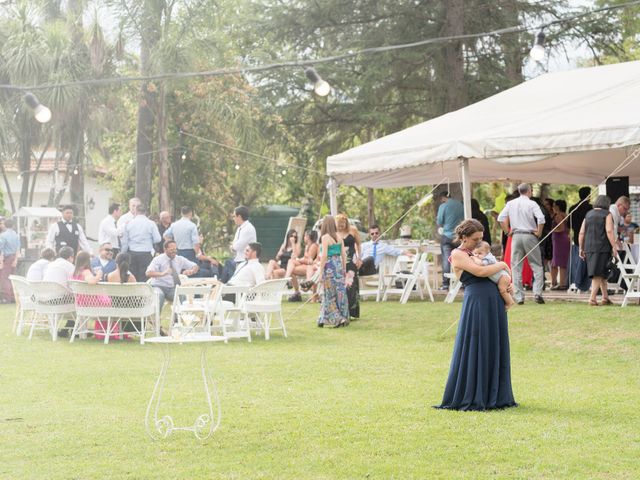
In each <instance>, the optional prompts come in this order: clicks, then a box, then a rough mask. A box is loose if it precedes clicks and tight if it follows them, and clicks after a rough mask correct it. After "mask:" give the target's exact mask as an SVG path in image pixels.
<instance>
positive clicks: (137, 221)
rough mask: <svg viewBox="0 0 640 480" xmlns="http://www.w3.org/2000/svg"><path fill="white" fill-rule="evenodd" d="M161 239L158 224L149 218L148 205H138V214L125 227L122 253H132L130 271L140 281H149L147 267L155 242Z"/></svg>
mask: <svg viewBox="0 0 640 480" xmlns="http://www.w3.org/2000/svg"><path fill="white" fill-rule="evenodd" d="M160 240H161V237H160V232H158V226H157V225H156V224H155V223H154V222H152V221H151V220H149V219H148V218H147V207H146V206H145V205H138V206H137V207H136V216H135V217H133V220H131V221H130V222H129V223H127V224H126V226H125V227H124V234H123V235H122V253H127V252H128V253H129V255H131V266H130V267H129V271H130V272H131V273H132V274H133V276H134V277H136V280H137V281H138V282H146V281H147V275H146V272H147V267H148V266H149V264H150V263H151V259H152V258H153V252H154V251H155V249H154V244H156V243H158V242H159V241H160Z"/></svg>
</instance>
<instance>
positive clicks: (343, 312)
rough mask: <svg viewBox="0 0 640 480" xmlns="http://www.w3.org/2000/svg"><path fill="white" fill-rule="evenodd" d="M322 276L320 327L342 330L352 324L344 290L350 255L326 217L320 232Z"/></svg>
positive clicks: (333, 223)
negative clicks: (327, 326)
mask: <svg viewBox="0 0 640 480" xmlns="http://www.w3.org/2000/svg"><path fill="white" fill-rule="evenodd" d="M320 242H321V245H322V247H321V255H322V258H321V260H320V272H321V273H320V275H321V281H322V283H323V285H324V292H323V294H322V304H321V306H320V317H319V318H318V326H319V327H324V326H325V325H330V326H332V327H343V326H346V325H348V324H349V305H348V303H347V290H346V287H345V283H344V280H345V268H346V264H347V256H346V254H345V250H344V245H343V244H342V242H341V241H339V240H338V235H337V232H336V221H335V219H334V218H333V217H332V216H331V215H325V217H324V219H323V220H322V228H321V229H320Z"/></svg>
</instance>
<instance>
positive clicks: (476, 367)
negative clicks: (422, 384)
mask: <svg viewBox="0 0 640 480" xmlns="http://www.w3.org/2000/svg"><path fill="white" fill-rule="evenodd" d="M482 230H483V228H482V224H480V222H478V221H477V220H474V219H470V220H464V221H463V222H462V223H460V225H458V226H457V227H456V230H455V233H456V237H457V241H459V242H460V246H459V247H458V248H456V249H455V250H454V251H453V252H451V257H450V260H451V266H452V267H453V272H454V273H455V274H456V276H458V277H459V278H460V281H461V282H462V284H463V285H464V287H465V289H464V300H463V302H462V312H461V313H460V323H459V325H458V333H457V334H456V340H455V343H454V347H453V356H452V358H451V367H450V369H449V378H448V379H447V385H446V387H445V390H444V396H443V398H442V404H441V405H439V406H438V408H446V409H451V410H490V409H495V408H506V407H515V406H516V405H517V404H516V402H515V400H514V398H513V392H512V390H511V364H510V355H509V331H508V328H507V312H506V310H505V307H504V301H503V300H502V297H501V296H500V293H499V291H498V286H497V285H496V284H495V283H493V282H492V281H491V280H490V279H489V278H488V277H489V276H490V275H493V274H494V273H497V272H499V271H500V270H503V269H507V270H508V267H507V264H506V263H504V262H497V263H495V264H493V265H485V266H483V265H478V264H476V263H474V261H473V260H472V259H471V257H472V256H473V253H472V252H473V250H474V249H475V248H476V246H477V245H478V244H479V243H480V242H481V241H482Z"/></svg>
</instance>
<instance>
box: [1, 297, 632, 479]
mask: <svg viewBox="0 0 640 480" xmlns="http://www.w3.org/2000/svg"><path fill="white" fill-rule="evenodd" d="M285 308H286V315H287V317H292V316H293V314H294V313H295V308H294V307H293V306H291V305H286V306H285ZM317 310H318V307H317V306H312V305H309V306H305V307H304V308H303V309H302V310H300V311H298V312H297V313H296V314H295V317H294V318H288V328H289V334H290V336H289V338H288V339H286V340H285V339H283V338H282V337H281V336H280V335H279V334H278V333H276V334H274V336H273V338H272V339H271V340H270V341H269V342H265V341H264V340H262V339H261V338H259V339H257V340H255V341H254V342H253V343H252V344H247V343H246V342H244V341H237V340H236V341H233V342H231V343H230V344H229V345H223V344H215V345H212V346H211V347H210V348H209V360H210V364H211V366H212V369H213V373H214V377H215V380H216V381H217V384H218V386H219V390H220V394H221V401H222V412H223V413H222V424H221V426H220V429H219V430H218V431H217V432H215V433H214V435H213V437H212V438H210V439H209V440H208V441H206V442H204V443H201V442H198V441H197V440H196V439H195V438H194V437H193V436H192V435H191V434H190V433H188V432H177V433H175V434H174V435H173V436H171V437H170V438H169V439H167V440H164V441H158V442H152V441H150V440H149V439H148V438H147V437H146V436H145V432H144V425H143V419H144V414H145V408H146V402H147V401H148V398H149V396H150V394H151V390H152V388H153V383H154V380H155V376H156V374H157V370H158V367H159V364H160V359H161V354H160V349H159V347H158V346H153V345H145V346H140V345H139V344H137V343H135V342H133V341H130V342H115V343H113V344H110V345H108V346H105V345H103V344H101V343H99V342H97V341H95V340H86V341H80V342H76V343H74V344H69V343H68V342H65V341H62V340H61V341H58V342H56V343H52V342H51V341H50V340H49V339H48V338H46V337H45V336H44V334H41V335H39V336H38V337H36V338H34V339H33V340H32V341H31V342H29V341H28V340H27V339H26V338H25V337H15V336H14V335H12V334H11V322H12V315H13V309H12V308H10V307H0V318H2V320H3V321H2V322H0V459H2V460H1V462H0V478H2V479H5V478H6V479H39V478H43V479H71V478H78V479H90V478H96V479H103V478H118V479H119V478H130V479H146V478H154V479H156V478H158V479H164V478H167V479H169V478H171V479H173V478H175V479H186V478H193V479H196V478H197V479H199V478H207V479H211V478H228V479H261V478H265V479H271V478H277V479H286V478H291V479H304V478H309V479H333V478H340V479H342V478H348V479H351V478H380V479H390V478H397V479H407V478H447V479H449V478H488V477H491V478H549V479H557V478H602V479H613V478H616V479H617V478H625V479H626V478H628V479H632V478H634V479H635V478H638V477H639V476H640V463H639V462H638V460H637V459H638V456H639V455H640V433H639V429H638V426H639V425H640V414H639V409H638V398H639V396H638V394H639V393H640V388H639V379H640V364H639V362H638V358H640V322H639V319H638V313H639V311H638V309H637V308H634V307H631V308H626V309H621V308H619V307H618V308H616V307H612V308H589V307H587V306H586V305H581V304H568V303H552V304H547V305H544V306H538V305H529V304H526V305H525V306H523V307H519V308H517V309H514V311H512V312H511V314H510V320H509V321H510V335H511V348H512V376H513V382H514V385H513V387H514V393H515V396H516V400H517V401H518V402H519V403H520V406H519V407H518V408H516V409H509V410H505V411H498V412H489V413H476V412H450V411H441V410H435V409H433V408H431V406H432V405H435V404H437V403H439V401H440V400H441V395H442V392H443V388H444V383H445V380H446V376H447V371H448V366H449V360H450V355H451V349H452V344H453V338H454V336H455V328H454V329H451V330H449V332H447V334H446V335H444V336H443V335H442V332H443V331H444V330H445V329H446V328H447V327H448V326H449V325H450V324H451V322H452V321H454V320H455V318H456V317H457V315H458V314H459V311H460V304H459V303H458V304H453V305H445V304H443V303H437V304H429V303H422V302H412V303H409V304H407V305H404V306H403V305H398V304H397V303H395V302H394V303H384V304H376V303H374V302H365V303H363V305H362V312H363V318H362V319H361V320H359V321H356V322H354V323H353V324H352V325H351V326H350V327H349V328H346V329H337V330H331V329H328V328H325V329H319V328H316V327H315V322H314V321H315V317H316V315H317ZM199 351H200V347H199V346H196V345H185V346H178V347H177V348H174V350H173V362H172V367H171V368H172V370H171V371H170V377H169V379H168V384H167V386H166V393H165V397H164V398H165V407H166V409H167V410H170V411H171V413H173V414H175V415H174V418H175V419H176V421H177V422H178V423H180V422H183V423H190V422H192V421H193V419H194V418H195V416H197V414H199V413H203V412H204V411H205V410H204V403H203V397H202V395H201V390H200V388H201V386H200V385H199V383H198V382H199V379H198V378H197V370H198V361H199Z"/></svg>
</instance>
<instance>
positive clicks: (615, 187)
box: [606, 177, 629, 203]
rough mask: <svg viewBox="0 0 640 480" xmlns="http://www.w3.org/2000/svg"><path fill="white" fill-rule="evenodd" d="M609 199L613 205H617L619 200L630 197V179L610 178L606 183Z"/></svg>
mask: <svg viewBox="0 0 640 480" xmlns="http://www.w3.org/2000/svg"><path fill="white" fill-rule="evenodd" d="M606 187H607V197H609V198H610V199H611V203H615V202H616V200H618V198H620V197H622V196H623V195H624V196H625V197H628V196H629V177H609V178H608V179H607V183H606Z"/></svg>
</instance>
